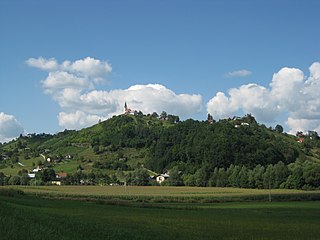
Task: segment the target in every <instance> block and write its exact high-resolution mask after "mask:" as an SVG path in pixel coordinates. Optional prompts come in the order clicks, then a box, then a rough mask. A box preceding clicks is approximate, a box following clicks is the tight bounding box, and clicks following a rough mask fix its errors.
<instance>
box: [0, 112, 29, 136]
mask: <svg viewBox="0 0 320 240" xmlns="http://www.w3.org/2000/svg"><path fill="white" fill-rule="evenodd" d="M23 132H24V130H23V127H22V126H21V124H20V123H19V122H18V121H17V119H16V118H15V117H14V116H12V115H7V114H5V113H3V112H0V142H8V141H10V140H12V139H13V138H16V137H18V136H19V135H20V134H21V133H23Z"/></svg>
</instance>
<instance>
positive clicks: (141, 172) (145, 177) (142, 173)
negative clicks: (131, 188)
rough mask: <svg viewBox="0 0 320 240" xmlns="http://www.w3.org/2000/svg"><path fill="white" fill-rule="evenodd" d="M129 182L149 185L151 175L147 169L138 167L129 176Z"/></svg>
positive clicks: (137, 184)
mask: <svg viewBox="0 0 320 240" xmlns="http://www.w3.org/2000/svg"><path fill="white" fill-rule="evenodd" d="M127 182H128V184H132V185H136V186H147V185H149V182H150V176H149V174H148V172H147V170H145V169H143V168H137V169H136V170H134V171H133V172H132V173H130V174H129V175H128V176H127Z"/></svg>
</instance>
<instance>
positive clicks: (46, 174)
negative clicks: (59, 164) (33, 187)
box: [40, 168, 56, 182]
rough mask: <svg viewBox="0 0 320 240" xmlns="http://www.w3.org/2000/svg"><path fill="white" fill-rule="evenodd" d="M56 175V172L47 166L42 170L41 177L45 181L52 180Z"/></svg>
mask: <svg viewBox="0 0 320 240" xmlns="http://www.w3.org/2000/svg"><path fill="white" fill-rule="evenodd" d="M55 177H56V173H55V171H54V170H53V169H52V168H47V169H44V170H43V171H42V172H40V178H41V180H42V181H44V182H49V181H52V180H54V179H55Z"/></svg>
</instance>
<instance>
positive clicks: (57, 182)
mask: <svg viewBox="0 0 320 240" xmlns="http://www.w3.org/2000/svg"><path fill="white" fill-rule="evenodd" d="M67 176H68V174H67V173H65V172H60V173H56V178H55V179H54V180H52V181H51V184H52V185H58V186H61V180H62V179H64V178H66V177H67Z"/></svg>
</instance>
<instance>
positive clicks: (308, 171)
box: [303, 162, 320, 188]
mask: <svg viewBox="0 0 320 240" xmlns="http://www.w3.org/2000/svg"><path fill="white" fill-rule="evenodd" d="M303 178H304V179H305V183H306V184H307V186H308V187H310V188H319V187H320V164H318V163H312V162H306V163H305V164H304V168H303Z"/></svg>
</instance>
